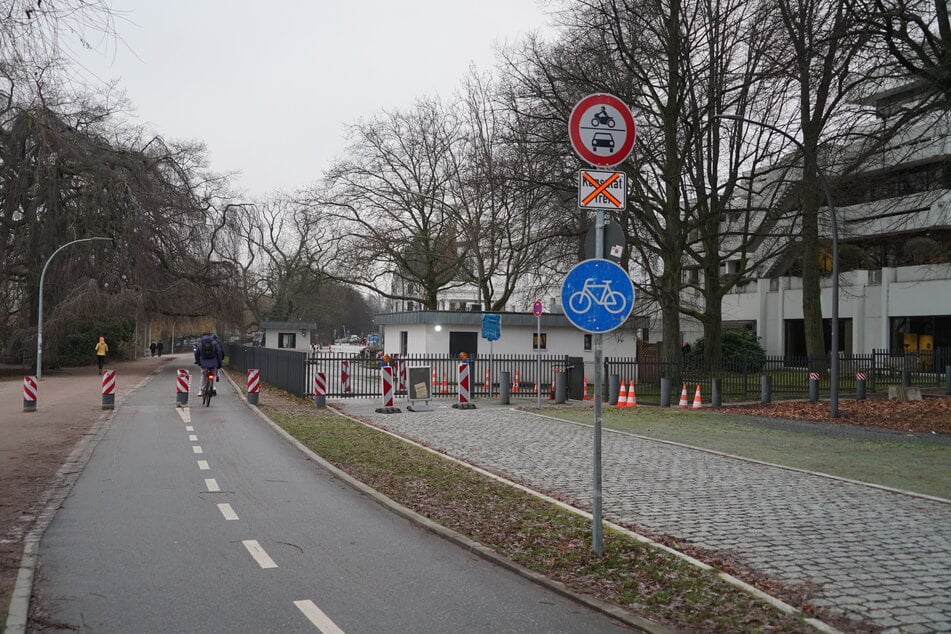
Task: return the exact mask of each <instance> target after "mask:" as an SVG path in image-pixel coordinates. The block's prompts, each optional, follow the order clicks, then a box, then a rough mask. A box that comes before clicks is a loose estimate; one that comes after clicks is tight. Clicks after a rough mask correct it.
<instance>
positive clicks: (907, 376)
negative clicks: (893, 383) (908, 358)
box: [901, 370, 911, 387]
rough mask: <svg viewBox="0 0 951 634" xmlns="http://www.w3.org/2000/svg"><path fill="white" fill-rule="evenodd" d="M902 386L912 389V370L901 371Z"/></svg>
mask: <svg viewBox="0 0 951 634" xmlns="http://www.w3.org/2000/svg"><path fill="white" fill-rule="evenodd" d="M901 386H902V387H911V370H902V371H901Z"/></svg>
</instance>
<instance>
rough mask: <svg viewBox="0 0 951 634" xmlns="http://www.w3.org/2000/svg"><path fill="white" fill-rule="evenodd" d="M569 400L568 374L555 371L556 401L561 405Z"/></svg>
mask: <svg viewBox="0 0 951 634" xmlns="http://www.w3.org/2000/svg"><path fill="white" fill-rule="evenodd" d="M567 400H568V375H567V374H565V373H564V372H555V403H558V404H559V405H560V404H561V403H564V402H566V401H567Z"/></svg>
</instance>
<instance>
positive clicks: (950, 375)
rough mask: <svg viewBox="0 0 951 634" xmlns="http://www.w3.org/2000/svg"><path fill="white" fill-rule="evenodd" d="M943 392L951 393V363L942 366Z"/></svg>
mask: <svg viewBox="0 0 951 634" xmlns="http://www.w3.org/2000/svg"><path fill="white" fill-rule="evenodd" d="M944 393H945V394H951V365H946V366H944Z"/></svg>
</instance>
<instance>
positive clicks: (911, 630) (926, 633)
mask: <svg viewBox="0 0 951 634" xmlns="http://www.w3.org/2000/svg"><path fill="white" fill-rule="evenodd" d="M901 631H902V632H903V634H931V633H932V632H934V631H935V630H933V629H931V628H930V627H928V626H927V625H925V624H923V623H915V624H912V625H906V626H904V627H902V630H901Z"/></svg>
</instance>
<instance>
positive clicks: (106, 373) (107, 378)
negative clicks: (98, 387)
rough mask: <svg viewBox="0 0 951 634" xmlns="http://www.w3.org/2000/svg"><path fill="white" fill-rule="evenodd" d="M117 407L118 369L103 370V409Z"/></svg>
mask: <svg viewBox="0 0 951 634" xmlns="http://www.w3.org/2000/svg"><path fill="white" fill-rule="evenodd" d="M115 408H116V371H115V370H103V371H102V409H115Z"/></svg>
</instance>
